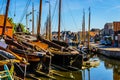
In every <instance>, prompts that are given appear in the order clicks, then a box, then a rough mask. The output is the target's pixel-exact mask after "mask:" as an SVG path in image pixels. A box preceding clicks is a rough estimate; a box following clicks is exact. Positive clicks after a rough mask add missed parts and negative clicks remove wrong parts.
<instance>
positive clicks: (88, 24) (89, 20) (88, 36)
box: [88, 7, 91, 49]
mask: <svg viewBox="0 0 120 80" xmlns="http://www.w3.org/2000/svg"><path fill="white" fill-rule="evenodd" d="M90 17H91V11H90V7H89V19H88V20H89V21H88V49H90Z"/></svg>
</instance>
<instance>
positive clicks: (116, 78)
mask: <svg viewBox="0 0 120 80" xmlns="http://www.w3.org/2000/svg"><path fill="white" fill-rule="evenodd" d="M99 58H100V59H101V60H102V61H104V65H105V68H106V69H112V70H113V80H120V60H115V59H110V58H107V57H105V56H102V55H100V56H99Z"/></svg>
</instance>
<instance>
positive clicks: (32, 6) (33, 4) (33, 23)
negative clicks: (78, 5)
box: [32, 3, 34, 34]
mask: <svg viewBox="0 0 120 80" xmlns="http://www.w3.org/2000/svg"><path fill="white" fill-rule="evenodd" d="M32 34H34V3H32Z"/></svg>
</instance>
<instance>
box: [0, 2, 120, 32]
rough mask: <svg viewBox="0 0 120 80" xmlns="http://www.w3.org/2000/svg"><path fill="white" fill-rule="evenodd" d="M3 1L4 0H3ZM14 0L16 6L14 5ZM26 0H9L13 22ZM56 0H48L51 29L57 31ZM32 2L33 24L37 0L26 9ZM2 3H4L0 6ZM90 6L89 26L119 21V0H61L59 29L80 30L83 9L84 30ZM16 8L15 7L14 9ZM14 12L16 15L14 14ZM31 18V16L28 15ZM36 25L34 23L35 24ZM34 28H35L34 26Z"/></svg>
mask: <svg viewBox="0 0 120 80" xmlns="http://www.w3.org/2000/svg"><path fill="white" fill-rule="evenodd" d="M3 1H4V2H3ZM5 1H6V0H0V14H3V12H4V11H5ZM15 1H16V6H15ZM27 1H28V0H11V3H10V9H9V17H12V18H13V19H14V21H15V22H20V19H21V17H22V14H23V10H24V8H25V5H26V3H27ZM45 1H46V0H43V8H42V32H44V24H45V21H46V18H47V14H48V3H45ZM56 1H57V2H58V1H59V0H50V2H51V7H52V15H53V13H54V17H53V18H52V31H57V26H58V25H57V24H58V7H56V10H55V12H54V7H55V4H56ZM32 2H33V3H34V5H35V10H36V11H35V24H36V23H37V22H36V16H37V14H38V13H37V12H38V10H39V0H31V3H30V5H29V8H28V10H27V11H26V12H27V13H29V12H30V11H31V8H32V7H31V6H32ZM2 3H4V5H3V8H2ZM57 6H58V3H57ZM89 6H90V7H91V28H100V29H102V28H103V27H104V24H105V23H107V22H113V21H120V0H62V21H61V31H63V30H70V31H73V32H77V31H80V30H81V29H82V27H81V26H82V16H83V9H85V20H86V22H85V25H86V30H87V27H88V14H89V12H88V8H89ZM15 8H16V9H15ZM14 13H15V14H16V16H14ZM29 19H31V16H29ZM22 23H23V24H26V20H25V17H24V18H23V20H22ZM35 26H36V25H35ZM29 27H30V28H31V22H30V21H29ZM35 29H36V28H35Z"/></svg>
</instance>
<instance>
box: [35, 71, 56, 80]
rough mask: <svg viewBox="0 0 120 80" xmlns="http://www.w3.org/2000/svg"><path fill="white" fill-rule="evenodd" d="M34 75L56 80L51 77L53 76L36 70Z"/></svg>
mask: <svg viewBox="0 0 120 80" xmlns="http://www.w3.org/2000/svg"><path fill="white" fill-rule="evenodd" d="M36 73H38V74H40V75H43V76H46V77H48V78H51V79H54V80H56V78H55V77H53V76H51V75H49V74H46V73H44V72H41V71H38V70H36Z"/></svg>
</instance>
